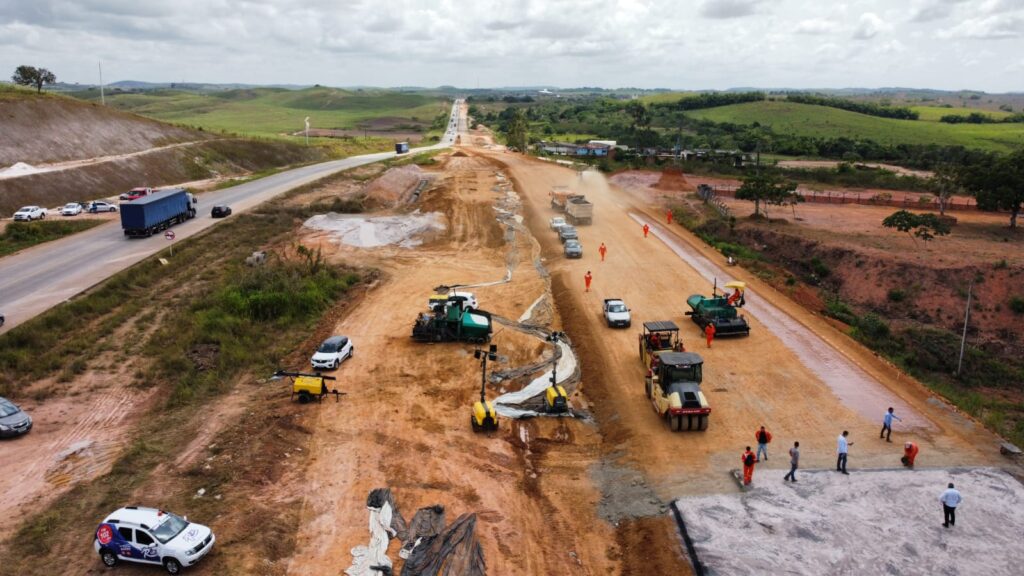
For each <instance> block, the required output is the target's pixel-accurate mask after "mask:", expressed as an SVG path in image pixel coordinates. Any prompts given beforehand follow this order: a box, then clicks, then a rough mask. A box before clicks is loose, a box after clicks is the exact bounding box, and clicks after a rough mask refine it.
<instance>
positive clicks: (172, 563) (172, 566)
mask: <svg viewBox="0 0 1024 576" xmlns="http://www.w3.org/2000/svg"><path fill="white" fill-rule="evenodd" d="M164 568H165V569H166V570H167V573H168V574H178V573H179V572H181V564H179V563H178V561H177V560H175V559H174V558H168V559H166V560H164Z"/></svg>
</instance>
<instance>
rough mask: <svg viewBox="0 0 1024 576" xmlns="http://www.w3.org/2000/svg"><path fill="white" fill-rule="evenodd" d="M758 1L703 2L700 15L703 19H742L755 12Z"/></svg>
mask: <svg viewBox="0 0 1024 576" xmlns="http://www.w3.org/2000/svg"><path fill="white" fill-rule="evenodd" d="M758 4H760V0H704V2H703V3H702V4H701V6H700V15H701V16H704V17H705V18H719V19H727V18H742V17H744V16H750V15H751V14H754V13H755V12H757V8H758Z"/></svg>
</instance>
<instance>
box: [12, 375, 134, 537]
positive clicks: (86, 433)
mask: <svg viewBox="0 0 1024 576" xmlns="http://www.w3.org/2000/svg"><path fill="white" fill-rule="evenodd" d="M150 397H151V393H141V394H140V393H131V392H128V391H125V390H123V389H120V390H116V391H107V392H104V393H101V394H99V395H96V396H94V397H93V398H91V399H90V400H89V401H87V402H82V401H81V397H71V398H66V399H61V400H56V401H51V402H49V403H48V404H46V405H44V407H43V408H42V409H40V410H39V411H37V413H36V423H37V426H36V429H34V430H33V431H32V433H30V434H29V435H28V436H26V437H24V438H22V439H20V440H19V441H24V442H26V444H24V445H18V446H16V448H18V449H19V450H18V452H19V453H9V454H7V455H6V456H7V461H6V462H5V464H7V465H11V466H17V467H18V468H19V469H20V470H21V472H20V474H19V475H18V481H17V482H14V483H12V484H11V485H10V486H8V487H7V488H6V489H5V491H4V498H3V500H2V501H0V517H6V515H8V514H9V513H10V512H11V511H13V510H15V509H18V508H20V507H21V506H23V505H24V504H25V503H27V502H29V501H31V500H36V499H39V498H45V499H50V498H53V497H55V496H56V495H58V494H59V493H61V492H63V491H64V490H66V489H69V488H71V487H72V486H74V485H75V484H77V483H79V482H82V481H85V480H89V479H91V478H95V477H97V476H98V475H100V474H103V473H105V472H106V471H108V470H109V469H110V467H111V466H112V465H113V463H114V461H115V460H116V459H117V457H118V455H119V454H120V453H121V450H122V449H123V448H124V446H125V444H127V442H128V441H129V436H128V434H129V433H130V432H131V431H132V427H131V426H128V425H126V424H125V420H126V419H128V418H129V417H131V416H132V415H133V414H135V413H136V412H137V407H138V406H139V405H142V404H145V403H147V402H148V400H149V398H150ZM62 411H63V412H62ZM60 419H63V420H65V421H67V420H74V421H75V424H74V425H73V426H71V427H69V428H68V429H67V430H65V431H62V432H60V433H58V434H57V435H56V436H52V435H48V434H47V432H48V431H45V430H40V429H39V424H40V423H46V424H49V425H51V426H59V422H57V420H60ZM51 436H52V437H51ZM26 460H27V461H26ZM3 535H4V531H3V530H0V536H3Z"/></svg>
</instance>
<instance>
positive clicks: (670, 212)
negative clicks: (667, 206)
mask: <svg viewBox="0 0 1024 576" xmlns="http://www.w3.org/2000/svg"><path fill="white" fill-rule="evenodd" d="M665 219H666V220H668V223H669V224H671V223H672V211H671V210H669V211H667V212H665Z"/></svg>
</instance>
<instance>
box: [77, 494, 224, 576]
mask: <svg viewBox="0 0 1024 576" xmlns="http://www.w3.org/2000/svg"><path fill="white" fill-rule="evenodd" d="M215 540H216V538H214V536H213V531H212V530H210V529H209V528H207V527H206V526H203V525H201V524H195V523H192V522H189V521H188V519H187V518H182V517H180V516H177V515H175V514H171V513H170V512H164V511H163V510H157V509H156V508H142V507H138V506H126V507H124V508H121V509H120V510H118V511H116V512H114V513H113V514H110V515H109V516H107V517H106V519H105V520H103V523H102V524H100V525H99V527H98V528H96V537H95V539H94V540H93V547H94V548H95V549H96V552H97V553H98V554H99V555H100V559H101V560H103V563H104V564H106V565H107V566H108V567H113V566H114V565H116V564H117V563H118V562H120V561H122V560H123V561H126V562H138V563H139V564H151V565H154V566H163V567H164V568H165V569H166V570H167V572H169V573H171V574H178V573H179V572H181V569H182V568H183V567H185V566H192V565H193V564H195V563H196V562H198V561H199V560H200V559H201V558H202V557H203V556H206V554H207V553H208V552H209V551H210V550H211V549H212V548H213V543H214V541H215Z"/></svg>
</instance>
